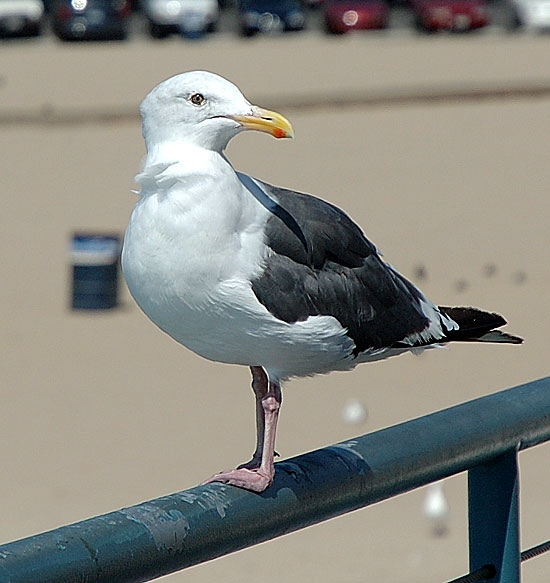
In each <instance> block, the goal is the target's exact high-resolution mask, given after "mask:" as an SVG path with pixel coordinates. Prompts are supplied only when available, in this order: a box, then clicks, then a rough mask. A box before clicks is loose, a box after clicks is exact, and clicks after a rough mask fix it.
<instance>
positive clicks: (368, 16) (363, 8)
mask: <svg viewBox="0 0 550 583" xmlns="http://www.w3.org/2000/svg"><path fill="white" fill-rule="evenodd" d="M323 13H324V19H325V30H326V31H327V32H330V33H332V34H343V33H345V32H348V31H349V30H368V29H376V28H387V26H388V22H389V19H390V7H389V5H388V4H387V2H386V1H385V0H327V1H326V3H325V6H324V9H323Z"/></svg>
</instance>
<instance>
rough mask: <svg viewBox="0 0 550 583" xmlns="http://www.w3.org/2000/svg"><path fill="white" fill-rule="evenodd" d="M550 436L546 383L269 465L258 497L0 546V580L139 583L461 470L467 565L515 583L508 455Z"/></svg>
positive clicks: (205, 497) (231, 497)
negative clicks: (270, 473)
mask: <svg viewBox="0 0 550 583" xmlns="http://www.w3.org/2000/svg"><path fill="white" fill-rule="evenodd" d="M548 440H550V377H547V378H544V379H540V380H537V381H534V382H531V383H527V384H524V385H521V386H518V387H514V388H512V389H508V390H505V391H501V392H499V393H496V394H493V395H489V396H487V397H482V398H480V399H476V400H473V401H469V402H467V403H463V404H460V405H457V406H455V407H451V408H449V409H445V410H442V411H439V412H437V413H433V414H430V415H426V416H424V417H420V418H418V419H414V420H412V421H407V422H406V423H401V424H399V425H395V426H393V427H389V428H387V429H382V430H380V431H376V432H374V433H370V434H368V435H364V436H362V437H358V438H356V439H352V440H349V441H345V442H342V443H339V444H336V445H333V446H330V447H326V448H323V449H320V450H317V451H313V452H311V453H307V454H304V455H300V456H298V457H295V458H292V459H289V460H286V461H282V462H279V463H277V464H276V468H277V471H276V475H275V481H274V483H273V485H272V486H271V487H270V488H268V489H267V490H266V491H265V492H264V493H262V494H255V493H251V492H247V491H244V490H241V489H239V488H233V487H231V486H226V485H223V484H208V485H206V486H199V487H196V488H191V489H190V490H186V491H183V492H178V493H176V494H172V495H170V496H164V497H162V498H158V499H156V500H151V501H148V502H144V503H142V504H138V505H136V506H132V507H129V508H124V509H122V510H118V511H116V512H111V513H109V514H105V515H103V516H98V517H95V518H91V519H88V520H84V521H82V522H78V523H75V524H72V525H69V526H64V527H61V528H58V529H56V530H52V531H50V532H46V533H42V534H39V535H36V536H32V537H29V538H25V539H22V540H19V541H15V542H11V543H8V544H5V545H3V546H0V583H60V582H63V583H73V582H74V583H76V582H79V583H82V582H94V583H137V582H140V581H149V580H151V579H154V578H156V577H160V576H161V575H166V574H168V573H172V572H174V571H177V570H180V569H184V568H186V567H190V566H192V565H196V564H198V563H202V562H205V561H208V560H210V559H213V558H215V557H219V556H222V555H225V554H228V553H231V552H233V551H236V550H239V549H242V548H245V547H249V546H251V545H254V544H257V543H260V542H263V541H266V540H269V539H272V538H275V537H277V536H281V535H283V534H286V533H289V532H292V531H295V530H298V529H301V528H304V527H306V526H309V525H312V524H315V523H318V522H321V521H323V520H327V519H329V518H332V517H334V516H338V515H340V514H344V513H346V512H350V511H352V510H355V509H358V508H361V507H364V506H367V505H369V504H373V503H375V502H378V501H381V500H384V499H387V498H390V497H392V496H395V495H397V494H400V493H403V492H406V491H408V490H411V489H414V488H418V487H420V486H423V485H425V484H428V483H430V482H433V481H436V480H440V479H442V478H445V477H448V476H451V475H453V474H457V473H459V472H462V471H466V470H468V472H469V485H468V498H469V520H470V526H469V532H470V536H469V539H470V540H469V543H470V569H471V570H472V571H474V570H479V569H483V568H486V566H489V568H486V572H487V573H489V574H490V575H492V578H491V581H495V582H497V581H498V582H502V583H504V582H505V583H515V582H517V581H519V579H520V559H521V553H520V548H519V534H518V532H519V530H518V489H517V481H518V468H517V452H518V451H521V450H523V449H526V448H529V447H532V446H534V445H537V444H539V443H542V442H544V441H548Z"/></svg>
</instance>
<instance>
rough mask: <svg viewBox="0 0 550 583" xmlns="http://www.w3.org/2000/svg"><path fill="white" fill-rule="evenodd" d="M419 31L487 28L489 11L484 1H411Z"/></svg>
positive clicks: (457, 30) (456, 30)
mask: <svg viewBox="0 0 550 583" xmlns="http://www.w3.org/2000/svg"><path fill="white" fill-rule="evenodd" d="M411 4H412V8H413V11H414V15H415V20H416V24H417V26H418V28H419V29H421V30H424V31H428V32H435V31H438V30H449V31H455V32H461V31H466V30H474V29H477V28H482V27H484V26H487V25H488V24H489V22H490V16H489V10H488V8H487V4H486V3H485V2H484V0H411Z"/></svg>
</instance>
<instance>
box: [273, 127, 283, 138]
mask: <svg viewBox="0 0 550 583" xmlns="http://www.w3.org/2000/svg"><path fill="white" fill-rule="evenodd" d="M273 137H274V138H284V137H286V132H285V131H284V130H280V129H279V128H275V129H274V130H273Z"/></svg>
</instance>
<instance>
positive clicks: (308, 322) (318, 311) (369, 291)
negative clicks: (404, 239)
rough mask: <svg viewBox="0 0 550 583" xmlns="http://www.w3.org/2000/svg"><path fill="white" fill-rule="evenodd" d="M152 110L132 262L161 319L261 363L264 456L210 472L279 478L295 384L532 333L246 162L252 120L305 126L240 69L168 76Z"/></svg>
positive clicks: (260, 446) (139, 295) (147, 113)
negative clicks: (433, 293) (382, 248)
mask: <svg viewBox="0 0 550 583" xmlns="http://www.w3.org/2000/svg"><path fill="white" fill-rule="evenodd" d="M140 113H141V117H142V132H143V137H144V140H145V146H146V157H145V161H144V165H143V168H142V171H141V172H140V173H139V174H138V175H137V176H136V179H135V180H136V184H138V185H139V192H138V194H139V200H138V202H137V204H136V205H135V207H134V209H133V212H132V214H131V217H130V221H129V224H128V228H127V230H126V234H125V238H124V245H123V251H122V269H123V273H124V276H125V279H126V282H127V284H128V288H129V290H130V292H131V294H132V296H133V297H134V299H135V301H136V303H137V304H138V305H139V307H140V308H141V309H142V310H143V312H145V314H146V315H147V316H148V317H149V318H150V319H151V320H152V321H153V322H154V323H155V324H156V325H157V326H158V327H159V328H161V330H163V331H164V332H166V333H167V334H168V335H170V336H171V337H172V338H173V339H175V340H176V341H177V342H179V343H181V344H183V345H184V346H185V347H187V348H188V349H190V350H192V351H193V352H195V353H196V354H198V355H200V356H202V357H204V358H207V359H209V360H212V361H217V362H222V363H230V364H237V365H243V366H248V367H250V371H251V373H252V389H253V391H254V394H255V401H256V429H257V432H256V433H257V438H256V448H255V451H254V454H253V456H252V459H251V460H250V461H249V462H247V463H245V464H242V465H241V466H239V467H238V468H236V469H232V470H228V471H223V472H221V473H218V474H215V475H213V476H212V477H211V478H209V479H208V480H206V482H204V483H210V482H223V483H226V484H231V485H234V486H237V487H240V488H244V489H247V490H251V491H254V492H262V491H264V490H265V489H266V488H267V487H268V486H269V485H270V484H271V483H272V481H273V478H274V474H275V468H274V457H275V455H277V454H276V452H275V433H276V427H277V419H278V415H279V410H280V407H281V402H282V394H281V383H283V382H284V381H286V380H288V379H290V378H291V377H304V376H311V375H316V374H322V373H328V372H331V371H336V370H340V371H342V370H350V369H353V368H354V367H355V366H356V365H358V364H360V363H365V362H372V361H378V360H381V359H385V358H388V357H390V356H394V355H398V354H402V353H405V352H410V351H413V352H415V351H417V350H421V349H425V348H430V347H434V346H441V345H444V344H447V343H449V342H452V341H479V342H503V343H514V344H518V343H521V342H522V339H521V338H519V337H517V336H512V335H510V334H506V333H504V332H501V331H499V330H497V328H499V327H501V326H503V325H504V324H505V323H506V321H505V320H504V318H502V317H501V316H500V315H498V314H495V313H491V312H485V311H482V310H479V309H476V308H469V307H442V306H437V305H435V304H434V303H432V302H431V301H430V300H428V299H427V298H426V297H425V296H424V294H423V293H422V292H421V291H420V290H419V289H417V287H415V286H414V285H413V284H412V283H411V282H410V281H408V280H407V279H406V278H405V277H403V276H402V275H400V274H399V273H398V272H397V271H396V270H395V269H394V268H393V267H392V266H391V265H389V264H388V263H386V262H385V260H384V259H383V258H382V256H381V254H380V252H379V251H378V249H377V248H376V246H375V245H374V244H373V243H371V242H370V241H369V240H368V239H367V238H366V236H365V235H364V233H363V231H362V230H361V229H360V228H359V227H358V226H357V225H356V224H355V223H354V222H353V221H352V219H351V218H350V217H349V216H348V215H347V214H346V213H345V212H344V211H342V210H340V209H339V208H337V207H336V206H334V205H332V204H330V203H329V202H325V201H323V200H321V199H319V198H316V197H314V196H311V195H308V194H304V193H300V192H295V191H293V190H289V189H285V188H279V187H275V186H272V185H270V184H267V183H266V182H263V181H261V180H258V179H257V178H253V177H252V176H248V175H246V174H243V173H240V172H238V171H236V170H235V169H234V168H233V166H232V165H231V163H230V162H229V160H228V159H227V157H226V156H225V154H224V150H225V148H226V146H227V145H228V143H229V141H230V140H231V139H232V138H234V137H235V136H236V135H237V134H239V133H241V132H242V131H245V130H256V131H259V132H264V133H267V134H270V135H271V136H273V137H275V138H291V137H293V129H292V126H291V124H290V122H289V121H288V120H287V119H286V118H285V117H283V116H282V115H281V114H279V113H276V112H273V111H269V110H267V109H263V108H261V107H258V106H256V105H252V104H251V103H250V102H249V101H248V100H247V99H246V98H245V97H244V95H243V94H242V93H241V91H240V90H239V89H238V88H237V87H236V86H235V85H234V84H232V83H231V82H230V81H228V80H226V79H224V78H222V77H220V76H218V75H216V74H214V73H210V72H206V71H191V72H186V73H182V74H179V75H176V76H174V77H171V78H170V79H167V80H166V81H163V82H162V83H160V84H159V85H157V86H156V87H155V88H154V89H153V90H152V91H151V92H150V93H149V94H148V95H147V96H146V97H145V99H144V100H143V102H142V104H141V107H140Z"/></svg>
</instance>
